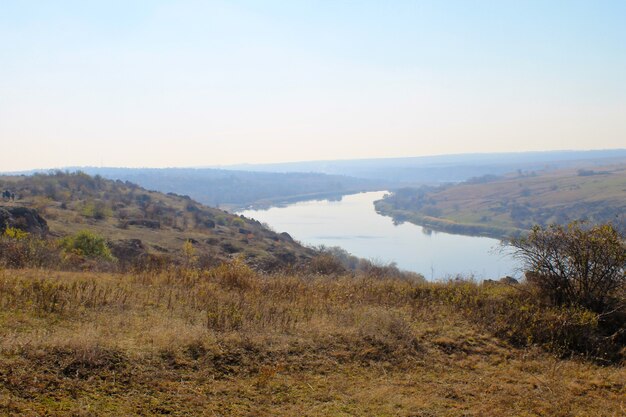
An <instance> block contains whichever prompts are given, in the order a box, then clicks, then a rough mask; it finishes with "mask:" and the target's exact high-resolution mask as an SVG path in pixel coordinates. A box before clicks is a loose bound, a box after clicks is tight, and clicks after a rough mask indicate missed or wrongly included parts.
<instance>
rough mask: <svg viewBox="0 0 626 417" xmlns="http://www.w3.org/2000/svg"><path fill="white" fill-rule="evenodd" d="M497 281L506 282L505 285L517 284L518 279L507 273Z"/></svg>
mask: <svg viewBox="0 0 626 417" xmlns="http://www.w3.org/2000/svg"><path fill="white" fill-rule="evenodd" d="M499 282H500V283H501V284H507V285H517V284H519V281H518V280H516V279H515V278H513V277H510V276H508V275H507V276H505V277H502V278H500V281H499Z"/></svg>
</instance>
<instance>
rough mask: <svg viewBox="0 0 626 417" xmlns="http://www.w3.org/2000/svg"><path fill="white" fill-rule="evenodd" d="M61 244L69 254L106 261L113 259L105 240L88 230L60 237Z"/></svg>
mask: <svg viewBox="0 0 626 417" xmlns="http://www.w3.org/2000/svg"><path fill="white" fill-rule="evenodd" d="M61 245H62V247H63V249H64V250H65V251H66V252H68V253H71V254H76V255H79V256H84V257H86V258H98V259H102V260H107V261H113V260H115V258H114V257H113V255H112V254H111V250H110V249H109V247H108V245H107V243H106V240H105V239H104V238H103V237H102V236H99V235H97V234H95V233H93V232H90V231H88V230H83V231H81V232H78V233H77V234H75V235H74V236H68V237H66V238H64V239H62V240H61Z"/></svg>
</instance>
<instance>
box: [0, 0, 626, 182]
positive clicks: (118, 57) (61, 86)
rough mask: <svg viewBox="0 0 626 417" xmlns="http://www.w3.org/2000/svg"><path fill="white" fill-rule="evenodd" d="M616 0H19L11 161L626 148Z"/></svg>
mask: <svg viewBox="0 0 626 417" xmlns="http://www.w3.org/2000/svg"><path fill="white" fill-rule="evenodd" d="M625 15H626V3H623V2H619V1H600V2H593V3H590V2H584V1H554V2H549V3H546V2H539V1H527V2H523V3H521V2H516V3H510V2H493V1H476V2H471V3H469V2H464V1H460V0H454V1H452V0H449V1H442V2H426V1H398V2H393V3H392V4H380V3H378V2H374V1H364V2H359V3H358V4H355V3H343V2H315V3H312V2H289V3H284V2H279V1H269V2H264V3H263V4H262V5H260V4H258V3H256V2H251V1H243V2H238V3H237V4H232V3H230V2H224V1H209V2H200V1H194V0H184V1H177V2H168V1H137V2H132V3H128V2H122V1H119V0H116V1H111V2H106V3H102V4H92V3H87V2H79V1H69V0H65V1H59V2H45V1H32V2H6V4H3V8H2V12H1V13H0V62H2V65H1V66H0V145H1V146H2V147H3V149H15V150H16V151H14V152H11V154H10V157H7V158H4V159H3V161H2V164H1V165H0V171H4V172H8V171H22V170H30V169H54V168H62V167H72V166H95V167H97V166H109V167H112V166H118V167H147V168H149V167H215V166H227V165H239V164H263V163H282V162H294V161H318V160H351V159H373V158H393V157H406V156H416V157H417V156H433V155H449V154H465V153H494V152H496V153H499V152H524V151H554V150H562V149H569V150H589V149H615V148H623V147H624V146H625V143H626V140H625V138H626V118H624V117H623V115H624V114H626V46H625V45H626V26H625V25H623V16H625Z"/></svg>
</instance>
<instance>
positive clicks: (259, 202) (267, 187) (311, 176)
mask: <svg viewBox="0 0 626 417" xmlns="http://www.w3.org/2000/svg"><path fill="white" fill-rule="evenodd" d="M81 170H83V171H84V172H86V173H88V174H91V175H101V176H103V177H105V178H108V179H113V180H122V181H130V182H133V183H135V184H139V185H141V186H142V187H145V188H148V189H150V190H157V191H161V192H164V193H169V192H174V193H177V194H184V195H188V196H190V197H192V198H193V199H194V200H197V201H199V202H201V203H203V204H208V205H210V206H219V207H221V208H226V209H231V210H232V209H237V208H245V207H248V206H251V205H255V206H268V205H274V204H280V203H283V202H292V201H302V200H310V199H316V198H324V197H334V196H340V195H344V194H350V193H355V192H361V191H371V190H381V189H385V188H386V187H387V185H388V182H383V181H375V180H371V179H361V178H352V177H348V176H344V175H326V174H321V173H315V172H291V173H281V172H278V173H277V172H253V171H236V170H224V169H209V168H92V167H87V168H81Z"/></svg>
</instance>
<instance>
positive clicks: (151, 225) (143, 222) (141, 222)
mask: <svg viewBox="0 0 626 417" xmlns="http://www.w3.org/2000/svg"><path fill="white" fill-rule="evenodd" d="M128 226H140V227H147V228H148V229H160V228H161V222H159V221H157V220H149V219H128V220H126V221H125V222H124V227H128Z"/></svg>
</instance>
